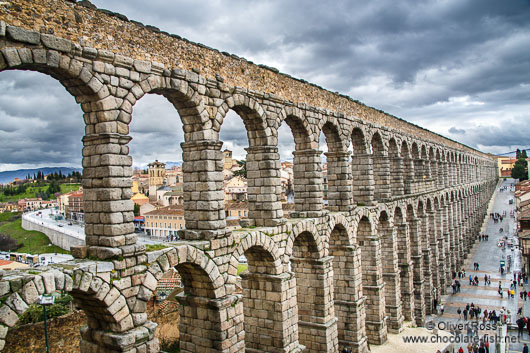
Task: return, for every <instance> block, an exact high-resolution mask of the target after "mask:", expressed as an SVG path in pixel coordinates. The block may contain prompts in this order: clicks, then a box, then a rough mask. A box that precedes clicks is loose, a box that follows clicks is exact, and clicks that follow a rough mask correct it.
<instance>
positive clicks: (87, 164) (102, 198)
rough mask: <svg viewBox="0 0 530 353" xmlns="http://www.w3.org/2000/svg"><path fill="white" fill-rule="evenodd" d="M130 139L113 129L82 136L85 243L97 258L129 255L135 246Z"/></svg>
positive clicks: (90, 254)
mask: <svg viewBox="0 0 530 353" xmlns="http://www.w3.org/2000/svg"><path fill="white" fill-rule="evenodd" d="M130 140H131V138H130V137H129V136H126V135H120V134H113V133H102V134H91V135H87V136H85V137H83V144H84V147H83V193H84V211H85V234H86V245H88V246H89V250H88V254H89V256H92V257H95V258H98V259H102V260H104V259H111V258H113V259H116V258H119V257H122V256H126V255H127V253H129V252H130V251H129V250H130V249H129V248H130V247H131V246H132V247H133V248H134V247H135V246H136V245H135V244H136V234H134V224H133V218H134V213H133V208H134V207H133V206H134V204H133V202H132V201H131V196H132V191H131V186H132V181H131V176H132V167H131V166H132V158H131V157H130V156H129V155H128V154H129V147H128V146H127V143H129V141H130ZM124 249H125V252H124ZM132 252H133V253H134V251H132Z"/></svg>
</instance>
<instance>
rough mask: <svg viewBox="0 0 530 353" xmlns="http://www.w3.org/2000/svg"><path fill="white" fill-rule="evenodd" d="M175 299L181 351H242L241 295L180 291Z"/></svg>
mask: <svg viewBox="0 0 530 353" xmlns="http://www.w3.org/2000/svg"><path fill="white" fill-rule="evenodd" d="M176 299H177V301H178V302H179V306H178V309H179V316H180V323H179V334H180V338H179V339H180V352H182V353H195V352H205V353H214V352H216V353H218V352H222V353H229V352H244V351H245V333H244V329H245V330H246V329H247V327H249V325H248V323H246V322H245V328H243V302H242V301H241V295H227V296H225V297H222V298H218V299H211V298H205V297H198V296H194V295H186V294H184V292H182V293H180V294H178V295H177V296H176ZM245 309H246V308H245ZM264 344H265V342H264ZM153 352H155V351H153ZM269 352H272V351H269Z"/></svg>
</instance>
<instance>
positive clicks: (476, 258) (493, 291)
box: [427, 179, 530, 353]
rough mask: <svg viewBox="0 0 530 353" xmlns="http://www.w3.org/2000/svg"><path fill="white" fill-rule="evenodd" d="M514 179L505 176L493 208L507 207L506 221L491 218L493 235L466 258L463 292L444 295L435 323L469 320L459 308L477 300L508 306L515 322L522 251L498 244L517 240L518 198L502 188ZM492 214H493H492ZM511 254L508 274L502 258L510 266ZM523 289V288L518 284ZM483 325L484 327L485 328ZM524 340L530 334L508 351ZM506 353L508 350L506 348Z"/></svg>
mask: <svg viewBox="0 0 530 353" xmlns="http://www.w3.org/2000/svg"><path fill="white" fill-rule="evenodd" d="M513 182H514V181H513V180H512V179H508V180H504V181H503V182H502V184H501V186H500V188H499V189H497V191H496V193H495V200H494V203H493V205H492V207H491V210H490V212H494V213H495V212H496V213H500V214H502V213H503V211H506V217H504V218H503V221H502V222H498V223H494V221H493V219H490V218H488V221H487V223H486V225H485V227H483V232H484V233H485V234H488V235H489V240H488V241H481V242H478V241H477V242H476V243H475V245H474V246H473V248H472V250H471V252H470V253H469V255H468V257H467V259H466V260H465V261H464V269H465V271H466V277H465V278H463V279H461V280H460V282H461V284H462V286H461V292H460V293H457V294H454V295H453V294H448V295H445V296H443V297H442V302H443V303H444V307H445V311H444V314H443V316H431V317H428V318H427V321H429V320H431V319H432V320H433V321H434V322H435V327H436V326H437V327H439V328H442V327H443V326H444V325H445V326H447V325H448V324H465V323H469V322H471V321H470V320H468V321H467V322H466V321H464V320H463V318H459V315H458V314H457V310H458V309H459V308H460V310H462V311H463V310H464V308H465V306H466V304H468V303H469V304H471V303H473V304H474V305H475V306H479V307H480V308H482V310H484V309H486V310H488V311H491V310H495V312H496V313H497V314H499V312H500V311H501V310H508V311H509V313H510V318H509V319H508V320H509V321H511V322H513V323H515V320H516V314H517V308H518V307H519V305H523V303H519V301H520V299H519V293H518V292H517V293H516V296H515V298H514V299H512V298H508V296H507V292H506V291H507V289H508V288H510V281H511V280H513V276H514V273H518V272H519V271H520V259H521V255H520V251H519V250H518V249H516V248H515V247H513V248H511V249H510V248H508V247H506V248H505V249H504V248H503V247H499V246H498V241H500V240H504V237H505V236H508V239H513V240H514V241H515V239H516V238H515V236H514V235H515V234H514V233H515V229H516V220H515V218H512V217H510V211H512V210H515V202H514V203H513V204H509V200H510V199H513V198H514V192H513V188H510V187H508V189H507V190H506V191H502V192H501V191H500V189H501V188H504V187H507V186H510V185H511V184H512V183H513ZM488 217H489V215H488ZM500 228H503V232H500V231H499V230H500ZM509 258H511V260H512V263H511V268H510V270H509V271H505V272H504V274H502V275H501V273H500V262H501V260H502V261H505V263H506V267H507V265H508V263H509ZM475 262H476V263H478V264H479V270H477V271H474V270H473V264H474V263H475ZM485 274H487V275H488V276H491V285H485V283H484V275H485ZM469 275H472V276H473V277H475V276H477V277H478V278H479V285H478V286H472V285H469ZM499 281H500V283H501V284H502V288H503V296H502V297H501V296H500V295H499V294H498V287H499ZM518 289H519V288H518ZM527 290H530V285H528V286H527ZM452 292H453V290H452V288H449V289H448V293H452ZM525 311H526V313H525V314H526V315H528V316H530V302H528V301H527V302H526V305H525ZM481 328H482V329H481ZM463 334H464V335H465V334H466V330H465V329H464V330H463ZM496 334H498V333H497V332H496V331H495V330H492V327H484V326H483V327H479V335H480V336H482V337H483V335H489V336H492V335H493V336H494V335H496ZM508 336H515V338H517V332H516V331H509V332H508ZM523 343H529V344H530V336H529V335H528V334H525V335H524V336H523V338H522V339H521V340H520V342H518V343H514V344H509V345H508V346H509V350H508V352H521V351H522V347H523ZM461 346H462V347H463V348H464V351H465V352H467V348H466V347H467V343H465V344H461ZM458 348H460V345H457V344H455V351H457V350H458ZM490 352H495V345H494V344H490ZM503 353H504V352H503Z"/></svg>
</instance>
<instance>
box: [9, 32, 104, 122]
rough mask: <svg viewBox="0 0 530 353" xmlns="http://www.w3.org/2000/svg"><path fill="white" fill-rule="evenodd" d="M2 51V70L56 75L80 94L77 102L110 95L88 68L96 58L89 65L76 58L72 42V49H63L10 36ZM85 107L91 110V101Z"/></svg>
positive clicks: (61, 81)
mask: <svg viewBox="0 0 530 353" xmlns="http://www.w3.org/2000/svg"><path fill="white" fill-rule="evenodd" d="M52 37H53V36H52ZM54 38H55V37H54ZM2 54H3V57H4V58H5V59H4V63H5V67H4V68H2V69H0V72H1V71H7V70H28V71H36V72H40V73H43V74H45V75H48V76H50V77H53V78H54V79H56V80H57V81H59V83H61V84H62V85H63V86H64V87H65V88H66V90H67V91H68V92H69V93H70V94H71V95H72V96H74V97H75V98H76V101H77V103H80V104H81V103H88V102H93V101H96V100H101V99H104V98H107V97H109V95H110V92H109V89H108V88H107V86H106V85H105V83H104V82H103V81H102V80H101V78H100V77H99V76H96V75H94V72H93V70H91V69H90V68H88V66H91V65H92V62H91V61H90V65H88V66H87V67H85V65H83V64H84V62H83V61H80V60H78V59H74V58H73V44H72V43H71V42H70V48H69V49H64V50H62V51H59V50H53V49H47V48H45V47H35V46H34V45H27V44H26V43H20V42H16V41H10V40H8V41H7V42H6V44H5V46H4V47H3V48H2ZM81 108H82V109H83V110H84V111H85V113H87V112H89V111H91V110H90V109H89V108H90V105H85V106H82V107H81Z"/></svg>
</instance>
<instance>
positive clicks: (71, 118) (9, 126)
mask: <svg viewBox="0 0 530 353" xmlns="http://www.w3.org/2000/svg"><path fill="white" fill-rule="evenodd" d="M0 90H1V91H2V95H0V122H1V124H0V150H1V151H2V153H1V154H0V170H5V169H17V168H22V167H27V166H56V165H62V166H74V167H79V166H80V165H81V156H82V153H81V149H82V144H81V138H82V136H83V134H84V123H83V116H82V111H81V109H80V107H79V106H78V105H77V104H76V103H75V100H74V99H73V98H72V96H70V94H69V93H68V92H67V91H66V90H65V89H64V87H63V86H61V85H60V84H59V83H58V82H57V81H55V80H54V79H52V78H50V77H47V76H45V75H43V74H39V73H35V72H21V71H13V72H3V73H2V74H1V75H0Z"/></svg>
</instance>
